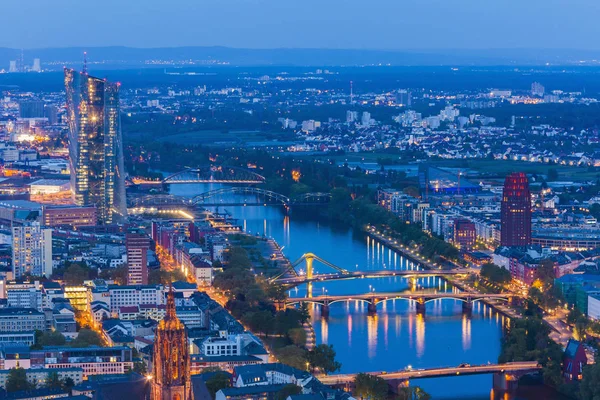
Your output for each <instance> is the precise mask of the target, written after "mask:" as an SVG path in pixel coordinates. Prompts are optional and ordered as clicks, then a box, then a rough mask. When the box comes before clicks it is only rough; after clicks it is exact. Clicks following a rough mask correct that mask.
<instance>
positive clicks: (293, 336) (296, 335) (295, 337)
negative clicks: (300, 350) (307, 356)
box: [288, 328, 306, 347]
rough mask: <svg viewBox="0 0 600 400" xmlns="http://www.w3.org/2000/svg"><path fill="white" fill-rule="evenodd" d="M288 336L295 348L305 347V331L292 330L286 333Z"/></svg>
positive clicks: (300, 329)
mask: <svg viewBox="0 0 600 400" xmlns="http://www.w3.org/2000/svg"><path fill="white" fill-rule="evenodd" d="M288 336H289V338H290V340H291V341H292V343H294V344H295V345H296V346H300V347H303V346H304V345H306V331H305V330H304V329H303V328H292V329H290V330H289V331H288Z"/></svg>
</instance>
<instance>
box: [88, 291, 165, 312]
mask: <svg viewBox="0 0 600 400" xmlns="http://www.w3.org/2000/svg"><path fill="white" fill-rule="evenodd" d="M108 297H109V299H108V302H109V306H110V312H111V313H112V314H113V315H117V313H118V312H119V308H120V307H130V306H138V305H141V304H156V305H161V304H165V290H164V287H163V286H162V285H135V286H133V285H127V286H120V285H110V286H109V289H108ZM101 299H104V300H105V302H106V299H105V296H104V295H101V297H100V298H98V300H101ZM95 300H96V299H95Z"/></svg>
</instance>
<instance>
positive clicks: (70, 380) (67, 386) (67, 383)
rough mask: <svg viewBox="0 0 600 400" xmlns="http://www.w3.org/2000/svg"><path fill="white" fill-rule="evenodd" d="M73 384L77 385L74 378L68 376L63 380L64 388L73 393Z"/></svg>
mask: <svg viewBox="0 0 600 400" xmlns="http://www.w3.org/2000/svg"><path fill="white" fill-rule="evenodd" d="M73 386H75V381H73V378H70V377H66V378H65V380H64V381H63V389H65V390H67V391H68V392H69V393H71V389H73Z"/></svg>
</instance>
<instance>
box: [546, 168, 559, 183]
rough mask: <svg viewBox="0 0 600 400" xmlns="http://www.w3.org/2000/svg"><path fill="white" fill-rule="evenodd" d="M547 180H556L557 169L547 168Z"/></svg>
mask: <svg viewBox="0 0 600 400" xmlns="http://www.w3.org/2000/svg"><path fill="white" fill-rule="evenodd" d="M548 180H549V181H550V182H552V181H557V180H558V171H557V170H556V168H549V169H548Z"/></svg>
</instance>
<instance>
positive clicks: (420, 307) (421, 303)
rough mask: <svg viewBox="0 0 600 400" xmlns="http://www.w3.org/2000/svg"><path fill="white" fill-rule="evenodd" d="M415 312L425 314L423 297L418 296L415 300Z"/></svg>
mask: <svg viewBox="0 0 600 400" xmlns="http://www.w3.org/2000/svg"><path fill="white" fill-rule="evenodd" d="M416 306H417V314H422V315H425V299H423V298H420V299H418V300H417V303H416Z"/></svg>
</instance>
